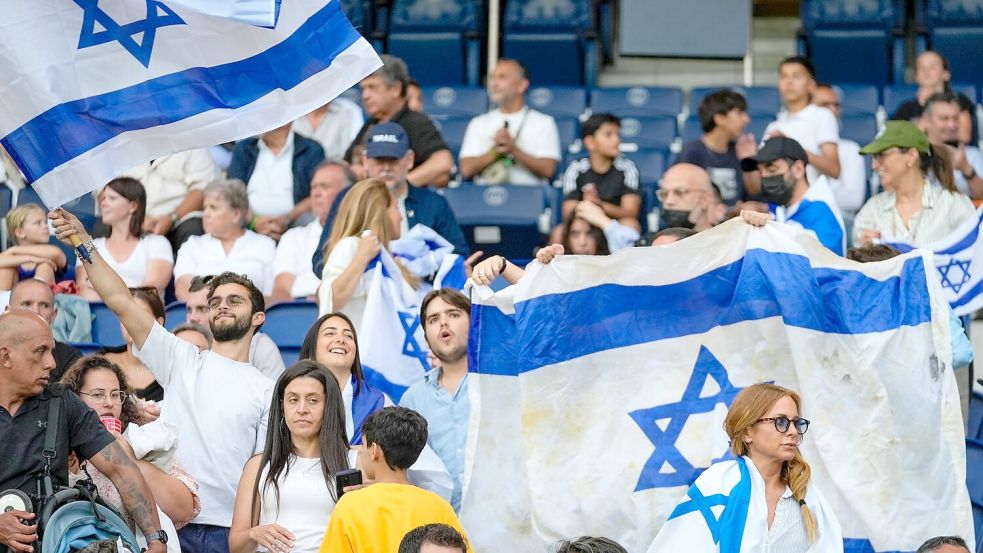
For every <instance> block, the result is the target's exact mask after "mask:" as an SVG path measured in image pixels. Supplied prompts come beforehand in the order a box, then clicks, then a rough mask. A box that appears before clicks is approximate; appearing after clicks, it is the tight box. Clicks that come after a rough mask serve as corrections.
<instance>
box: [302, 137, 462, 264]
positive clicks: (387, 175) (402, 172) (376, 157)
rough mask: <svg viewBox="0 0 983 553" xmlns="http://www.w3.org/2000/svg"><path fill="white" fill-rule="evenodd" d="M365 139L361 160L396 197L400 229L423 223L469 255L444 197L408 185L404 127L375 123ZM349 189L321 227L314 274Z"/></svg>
mask: <svg viewBox="0 0 983 553" xmlns="http://www.w3.org/2000/svg"><path fill="white" fill-rule="evenodd" d="M366 140H368V144H367V146H366V148H365V149H364V150H363V154H362V162H363V163H364V164H365V167H366V171H367V172H368V175H369V176H368V178H371V179H382V180H383V181H384V182H385V183H386V187H387V188H388V189H389V192H390V193H391V194H392V195H394V196H395V197H396V199H397V200H398V201H397V202H396V205H397V207H398V208H399V212H400V214H401V215H402V217H403V221H402V222H401V223H400V228H401V232H403V231H409V229H410V228H412V227H414V226H416V225H417V224H421V225H426V226H428V227H430V228H431V229H433V230H434V231H435V232H436V233H437V234H439V235H441V236H443V237H444V238H445V239H446V240H447V241H448V242H450V243H451V244H453V245H454V253H456V254H460V255H464V256H466V255H468V253H470V249H469V248H468V243H467V241H466V240H465V239H464V233H463V232H462V231H461V227H460V226H458V224H457V219H456V218H455V217H454V212H453V211H452V210H451V207H450V205H449V204H448V203H447V200H445V199H444V197H443V196H441V195H440V194H437V193H436V192H434V191H432V190H427V189H426V188H420V187H417V186H410V185H409V182H408V181H407V177H408V175H409V173H408V171H409V168H410V167H411V166H412V165H413V159H414V158H415V156H416V154H415V153H414V152H413V151H412V150H411V149H410V140H409V138H408V136H407V134H406V131H405V130H404V129H403V128H402V127H401V126H400V125H398V124H396V123H383V124H379V125H376V126H375V127H374V128H373V129H372V132H371V133H369V136H368V138H367V139H366ZM349 190H351V188H350V187H349V188H346V189H344V190H342V191H341V192H340V193H339V194H338V196H337V197H335V200H334V204H333V205H332V206H331V212H330V213H328V218H327V221H326V222H325V224H324V230H322V231H321V239H320V240H319V241H318V245H317V251H315V253H314V257H313V258H312V259H311V263H312V264H313V265H314V274H316V275H322V273H323V271H324V244H325V242H327V241H328V235H329V234H330V233H331V230H332V229H333V228H334V224H335V217H337V215H338V209H339V207H340V206H341V203H342V201H343V200H344V198H345V195H346V194H348V191H349ZM322 276H323V275H322Z"/></svg>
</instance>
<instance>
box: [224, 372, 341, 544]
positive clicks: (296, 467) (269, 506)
mask: <svg viewBox="0 0 983 553" xmlns="http://www.w3.org/2000/svg"><path fill="white" fill-rule="evenodd" d="M267 429H268V430H267V435H266V447H265V448H264V449H263V453H262V455H256V456H254V457H253V458H251V459H250V460H249V461H248V462H247V463H246V467H245V468H244V469H243V471H242V478H241V479H240V480H239V489H238V491H237V492H236V501H235V511H234V513H233V515H232V529H231V531H230V532H229V549H230V551H231V553H253V552H254V551H256V550H257V549H258V548H264V549H265V550H266V551H292V552H297V553H314V552H316V551H317V550H318V546H320V544H321V540H322V538H323V537H324V529H325V527H326V526H327V521H328V518H330V516H331V511H332V510H334V506H335V503H336V502H337V501H338V497H337V496H336V493H337V492H336V491H335V479H334V477H335V475H336V474H338V473H339V472H341V471H343V470H345V469H347V468H348V467H349V463H348V438H347V436H346V434H345V413H344V411H343V409H342V402H341V393H340V392H339V391H338V387H337V386H336V385H335V382H334V380H333V379H332V378H331V376H330V375H329V374H328V371H327V370H325V368H324V367H323V366H321V365H320V364H318V363H316V362H314V361H298V362H297V363H295V364H294V365H292V366H291V367H290V368H289V369H287V371H286V372H284V373H283V374H282V375H280V378H279V379H278V380H277V383H276V388H275V389H274V392H273V400H272V402H271V403H270V419H269V423H268V424H267Z"/></svg>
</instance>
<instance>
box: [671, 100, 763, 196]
mask: <svg viewBox="0 0 983 553" xmlns="http://www.w3.org/2000/svg"><path fill="white" fill-rule="evenodd" d="M699 116H700V127H702V128H703V136H701V137H700V138H698V139H697V140H694V141H692V142H690V143H688V144H686V145H684V146H683V150H682V151H681V152H679V157H678V158H677V159H676V163H690V164H693V165H696V166H698V167H702V168H703V169H705V170H706V172H707V173H709V174H710V180H711V181H713V184H715V185H717V188H719V189H720V197H721V198H722V199H723V201H724V203H725V204H727V205H728V206H732V205H734V204H736V203H737V202H740V201H742V200H744V199H745V196H746V195H749V194H750V193H752V192H757V191H758V190H759V189H760V187H761V184H760V179H759V177H758V173H757V172H756V171H755V172H750V173H745V172H744V171H743V170H742V169H741V160H742V159H744V158H746V157H751V156H753V155H754V154H756V153H757V151H758V148H757V146H756V145H755V144H756V143H755V139H754V135H752V134H744V128H745V127H746V126H747V124H748V122H749V121H750V120H751V119H750V118H749V117H748V115H747V101H746V100H745V99H744V96H743V95H741V93H740V92H737V91H734V90H731V89H728V88H724V89H720V90H718V91H716V92H713V93H711V94H708V95H706V96H705V97H704V98H703V101H701V102H700V109H699ZM746 193H747V194H746Z"/></svg>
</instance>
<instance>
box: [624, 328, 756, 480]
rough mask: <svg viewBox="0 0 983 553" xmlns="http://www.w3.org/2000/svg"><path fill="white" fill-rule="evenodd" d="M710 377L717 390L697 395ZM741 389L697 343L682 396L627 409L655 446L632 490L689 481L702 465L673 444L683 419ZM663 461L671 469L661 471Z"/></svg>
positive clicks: (731, 397) (727, 399) (731, 398)
mask: <svg viewBox="0 0 983 553" xmlns="http://www.w3.org/2000/svg"><path fill="white" fill-rule="evenodd" d="M710 378H712V379H713V380H714V381H716V382H717V385H718V386H719V387H720V391H719V392H717V393H716V394H714V395H712V396H709V397H700V392H701V391H702V390H703V387H704V385H705V384H706V382H707V379H710ZM742 389H743V388H737V387H735V386H734V385H733V384H731V382H730V379H729V378H728V376H727V369H725V368H724V366H723V365H721V364H720V361H717V358H716V357H714V356H713V354H712V353H710V350H708V349H707V348H706V346H700V353H699V355H698V356H697V358H696V366H695V367H693V374H692V375H691V376H690V380H689V383H688V384H687V385H686V391H684V392H683V397H682V399H680V400H679V401H678V402H676V403H667V404H665V405H657V406H655V407H650V408H647V409H638V410H636V411H632V412H631V413H628V415H629V416H631V418H632V419H633V420H634V421H635V424H637V425H638V427H639V428H641V429H642V432H644V433H645V435H646V436H647V437H648V439H649V440H651V441H652V445H654V446H655V451H654V452H653V453H652V456H651V457H649V459H648V461H646V463H645V467H643V468H642V472H641V474H640V475H639V477H638V484H636V486H635V491H636V492H638V491H642V490H647V489H650V488H668V487H673V486H687V485H689V484H691V483H693V481H694V480H696V477H697V476H699V475H700V473H702V472H703V471H704V470H705V469H706V467H702V468H697V467H694V466H693V465H692V463H690V462H689V461H687V460H686V458H685V457H684V456H683V454H682V453H681V452H680V451H679V449H678V448H677V447H676V442H677V441H678V440H679V434H680V432H682V430H683V426H685V425H686V420H687V419H688V418H689V417H690V415H695V414H698V413H710V412H712V411H713V410H714V408H716V406H717V405H718V404H723V405H724V406H727V407H729V406H730V404H731V402H732V401H734V397H736V396H737V394H738V393H739V392H740V391H741V390H742ZM664 419H669V424H668V425H667V426H666V429H665V430H662V429H661V428H659V425H658V424H656V423H657V421H660V420H664ZM727 458H730V452H729V451H727V452H725V453H724V454H723V455H721V457H720V458H719V459H714V460H713V462H717V461H719V460H722V459H727ZM665 464H668V465H669V466H670V467H672V469H673V472H670V473H663V472H662V467H663V465H665Z"/></svg>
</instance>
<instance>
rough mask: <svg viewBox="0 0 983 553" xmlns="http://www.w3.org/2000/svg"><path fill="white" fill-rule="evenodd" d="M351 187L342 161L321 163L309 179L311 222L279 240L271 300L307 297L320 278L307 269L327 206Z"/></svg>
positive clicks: (328, 207) (349, 172) (313, 290)
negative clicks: (312, 218) (312, 217)
mask: <svg viewBox="0 0 983 553" xmlns="http://www.w3.org/2000/svg"><path fill="white" fill-rule="evenodd" d="M353 184H355V175H353V174H352V172H351V170H349V169H348V167H346V166H345V165H344V162H338V161H325V162H324V163H322V164H321V165H319V166H318V169H317V170H316V171H314V177H313V178H312V179H311V201H310V205H311V212H312V213H313V214H314V220H312V221H311V222H310V223H308V224H307V225H305V226H303V227H297V228H292V229H290V230H288V231H287V232H286V233H284V235H283V236H282V237H281V238H280V243H279V244H277V247H276V257H275V258H274V259H273V275H274V281H273V301H285V300H286V301H289V300H291V299H293V298H311V297H313V296H314V295H315V294H316V293H317V287H318V285H319V284H320V283H321V279H319V278H318V277H317V275H315V274H314V271H313V270H311V263H310V260H311V257H312V256H313V255H314V250H315V249H317V243H318V240H319V239H320V237H321V233H322V232H323V230H324V224H325V222H326V221H327V218H328V213H329V212H330V211H331V204H332V203H334V200H335V198H337V197H338V193H339V192H341V191H342V190H343V189H345V188H348V187H349V186H351V185H353Z"/></svg>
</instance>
